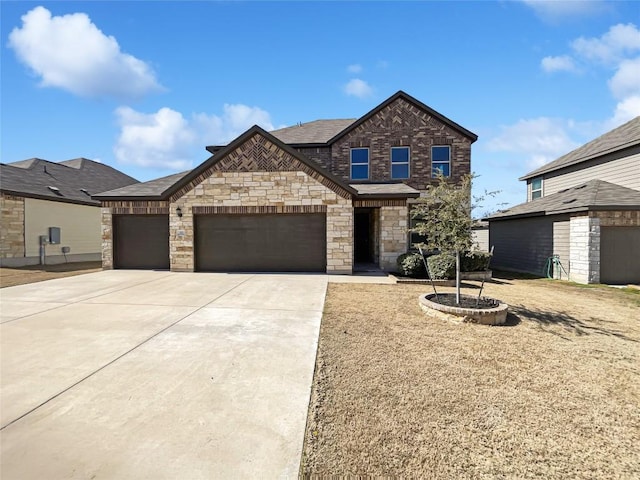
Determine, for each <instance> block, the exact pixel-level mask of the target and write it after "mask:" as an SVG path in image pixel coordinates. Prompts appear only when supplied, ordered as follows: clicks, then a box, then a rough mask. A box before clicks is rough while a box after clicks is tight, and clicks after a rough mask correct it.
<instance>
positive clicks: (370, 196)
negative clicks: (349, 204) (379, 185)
mask: <svg viewBox="0 0 640 480" xmlns="http://www.w3.org/2000/svg"><path fill="white" fill-rule="evenodd" d="M419 196H420V192H416V193H386V194H384V193H358V194H357V195H356V197H355V198H356V200H386V199H396V198H418V197H419Z"/></svg>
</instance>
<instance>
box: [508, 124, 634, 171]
mask: <svg viewBox="0 0 640 480" xmlns="http://www.w3.org/2000/svg"><path fill="white" fill-rule="evenodd" d="M635 145H640V116H638V117H636V118H634V119H633V120H631V121H629V122H627V123H625V124H624V125H621V126H619V127H618V128H615V129H613V130H611V131H610V132H608V133H605V134H604V135H601V136H600V137H598V138H596V139H595V140H592V141H590V142H589V143H586V144H584V145H583V146H581V147H580V148H576V149H575V150H573V151H572V152H569V153H567V154H566V155H564V156H562V157H560V158H558V159H557V160H554V161H553V162H550V163H547V164H546V165H543V166H542V167H540V168H538V169H536V170H534V171H532V172H529V173H527V174H526V175H524V176H523V177H520V180H527V179H529V178H532V177H537V176H538V175H542V174H543V173H548V172H552V171H554V170H559V169H561V168H565V167H569V166H571V165H575V164H577V163H581V162H586V161H587V160H591V159H593V158H597V157H600V156H602V155H606V154H608V153H613V152H616V151H618V150H622V149H625V148H629V147H633V146H635Z"/></svg>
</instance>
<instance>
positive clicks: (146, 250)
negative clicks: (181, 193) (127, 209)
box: [113, 215, 169, 269]
mask: <svg viewBox="0 0 640 480" xmlns="http://www.w3.org/2000/svg"><path fill="white" fill-rule="evenodd" d="M113 264H114V268H146V269H167V268H169V216H168V215H114V216H113Z"/></svg>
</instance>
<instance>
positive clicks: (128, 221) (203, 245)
mask: <svg viewBox="0 0 640 480" xmlns="http://www.w3.org/2000/svg"><path fill="white" fill-rule="evenodd" d="M194 237H195V239H194V250H195V251H194V260H195V268H196V270H199V271H226V272H243V271H244V272H324V271H326V267H327V260H326V258H327V253H326V252H327V250H326V215H325V214H324V213H317V214H316V213H305V214H260V215H219V214H216V215H196V216H195V217H194ZM113 238H114V267H115V268H145V269H168V268H169V218H168V216H167V215H116V216H114V217H113Z"/></svg>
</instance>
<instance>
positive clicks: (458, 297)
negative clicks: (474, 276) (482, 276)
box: [456, 250, 460, 305]
mask: <svg viewBox="0 0 640 480" xmlns="http://www.w3.org/2000/svg"><path fill="white" fill-rule="evenodd" d="M456 305H460V250H456Z"/></svg>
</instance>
